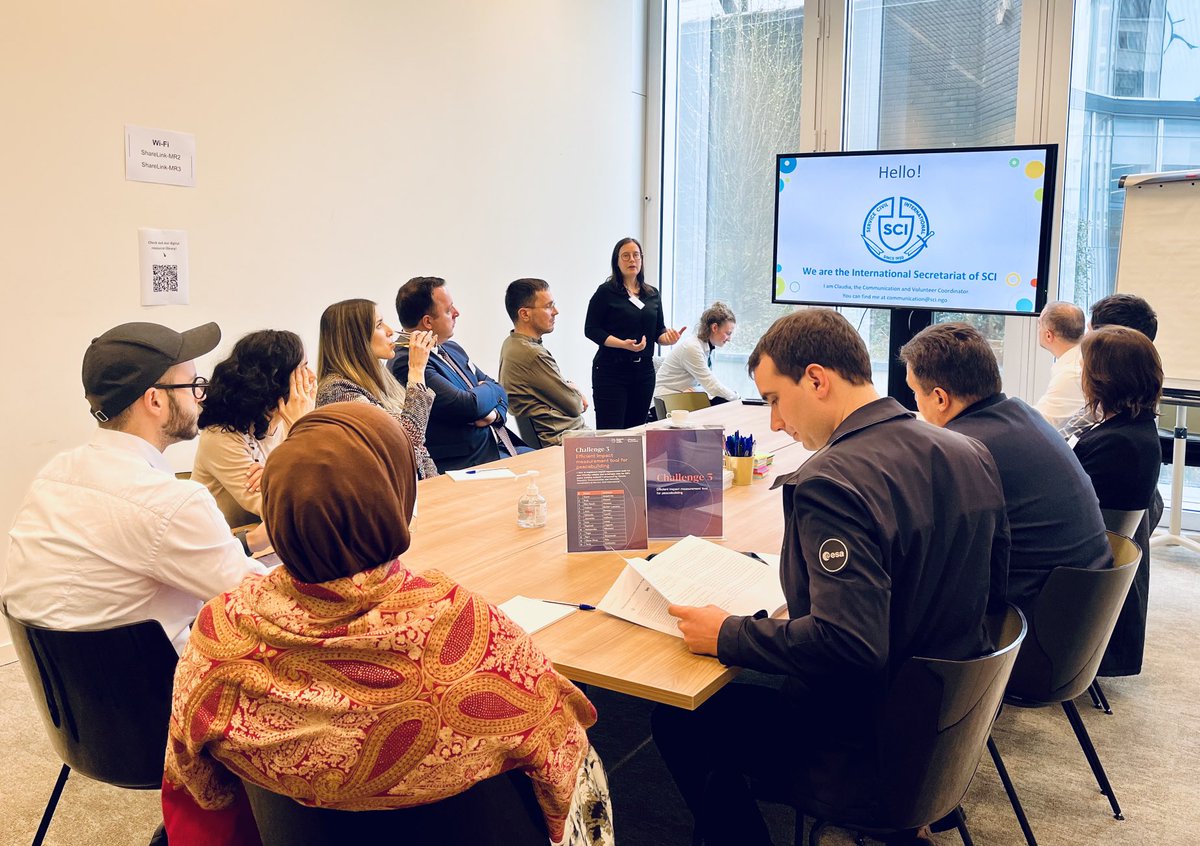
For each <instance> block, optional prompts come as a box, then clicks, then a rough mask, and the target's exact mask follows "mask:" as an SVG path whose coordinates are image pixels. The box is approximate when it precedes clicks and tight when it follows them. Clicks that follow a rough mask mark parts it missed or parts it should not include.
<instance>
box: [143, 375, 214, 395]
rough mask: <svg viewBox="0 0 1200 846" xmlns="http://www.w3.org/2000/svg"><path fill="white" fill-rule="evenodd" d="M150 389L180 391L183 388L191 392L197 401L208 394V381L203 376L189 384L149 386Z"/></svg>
mask: <svg viewBox="0 0 1200 846" xmlns="http://www.w3.org/2000/svg"><path fill="white" fill-rule="evenodd" d="M150 387H152V388H161V389H162V390H164V391H182V390H183V389H184V388H188V389H190V390H191V392H192V396H194V397H195V398H196V399H198V400H202V399H204V395H205V394H206V393H207V392H208V380H207V379H205V378H204V377H203V376H197V377H196V378H195V379H193V380H192V381H190V382H180V383H178V384H174V385H162V384H159V385H151V386H150Z"/></svg>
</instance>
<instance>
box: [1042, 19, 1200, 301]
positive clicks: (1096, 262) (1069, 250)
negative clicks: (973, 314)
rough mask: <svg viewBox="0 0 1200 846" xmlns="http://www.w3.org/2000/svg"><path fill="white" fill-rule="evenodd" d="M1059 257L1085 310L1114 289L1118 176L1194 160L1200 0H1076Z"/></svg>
mask: <svg viewBox="0 0 1200 846" xmlns="http://www.w3.org/2000/svg"><path fill="white" fill-rule="evenodd" d="M1074 45H1075V46H1074V55H1073V57H1072V68H1073V73H1072V79H1071V96H1070V102H1071V109H1070V114H1069V116H1068V124H1067V143H1066V147H1065V159H1066V168H1065V171H1064V173H1065V184H1064V195H1063V196H1064V202H1063V220H1062V236H1061V237H1062V240H1061V247H1060V256H1061V258H1060V262H1059V285H1060V289H1059V290H1060V297H1061V298H1062V299H1070V300H1074V301H1075V302H1077V303H1079V304H1080V305H1081V306H1083V307H1084V308H1085V309H1086V308H1088V307H1090V306H1091V304H1092V303H1093V302H1095V301H1096V300H1098V299H1100V298H1101V297H1105V296H1107V295H1108V294H1111V293H1112V292H1113V291H1114V290H1115V289H1116V273H1117V251H1118V249H1119V247H1120V242H1121V224H1122V222H1123V219H1124V211H1125V192H1124V190H1122V189H1121V188H1120V179H1121V177H1122V176H1125V175H1127V174H1131V173H1144V172H1147V171H1164V170H1186V169H1189V168H1193V167H1196V166H1197V165H1200V0H1157V2H1151V1H1150V0H1137V2H1133V0H1120V2H1117V3H1115V4H1114V2H1113V0H1092V2H1083V0H1080V2H1078V3H1077V4H1076V9H1075V38H1074Z"/></svg>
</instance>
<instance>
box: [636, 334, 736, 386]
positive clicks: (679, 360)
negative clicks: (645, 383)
mask: <svg viewBox="0 0 1200 846" xmlns="http://www.w3.org/2000/svg"><path fill="white" fill-rule="evenodd" d="M712 351H713V347H712V346H711V345H710V344H709V343H708V341H702V340H700V338H699V337H697V336H696V335H688V336H687V337H686V338H680V339H679V342H678V343H676V344H675V346H674V347H672V349H671V352H669V353H668V354H667V357H666V358H664V359H663V363H662V364H661V365H659V368H658V373H656V374H655V376H654V396H656V397H661V396H665V395H666V394H679V393H683V392H684V391H691V390H695V389H696V387H697V386H699V387H700V388H702V389H703V390H704V391H705V392H706V393H707V394H708V395H709V396H710V397H724V398H725V399H727V400H735V399H738V394H737V391H735V390H733V389H731V388H727V387H725V386H724V385H722V384H721V382H720V380H718V379H717V377H716V376H714V375H713V372H712V366H711V364H710V359H709V356H711V355H712Z"/></svg>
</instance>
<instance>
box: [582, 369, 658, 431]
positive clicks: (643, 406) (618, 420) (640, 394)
mask: <svg viewBox="0 0 1200 846" xmlns="http://www.w3.org/2000/svg"><path fill="white" fill-rule="evenodd" d="M653 397H654V365H653V364H652V363H651V361H650V356H649V355H646V356H645V357H644V358H643V360H642V361H640V362H638V363H636V364H629V365H611V364H598V363H596V362H593V363H592V401H593V403H594V404H595V406H596V428H597V429H629V428H631V427H633V426H641V425H642V424H644V423H645V422H646V413H647V412H648V411H649V410H650V401H651V399H653Z"/></svg>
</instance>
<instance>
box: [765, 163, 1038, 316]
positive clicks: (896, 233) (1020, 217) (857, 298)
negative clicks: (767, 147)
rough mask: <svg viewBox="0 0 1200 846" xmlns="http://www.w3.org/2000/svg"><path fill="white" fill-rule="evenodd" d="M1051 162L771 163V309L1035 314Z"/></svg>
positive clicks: (1036, 310)
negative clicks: (774, 174)
mask: <svg viewBox="0 0 1200 846" xmlns="http://www.w3.org/2000/svg"><path fill="white" fill-rule="evenodd" d="M1057 152H1058V148H1057V145H1054V144H1040V145H1033V146H1015V147H976V148H964V149H951V150H896V151H883V152H880V151H872V152H853V153H802V154H795V155H780V156H778V157H777V161H776V166H777V176H778V190H777V192H776V195H775V267H774V271H775V272H774V274H773V280H774V282H773V285H772V289H771V292H772V293H771V300H772V302H776V303H797V304H807V305H825V306H851V307H870V308H913V309H930V310H936V311H970V312H986V313H992V314H1033V313H1036V312H1039V311H1041V309H1042V306H1044V305H1045V304H1046V289H1047V279H1046V276H1047V273H1048V270H1049V265H1050V230H1051V212H1052V210H1053V207H1054V184H1055V182H1054V178H1055V166H1056V161H1057Z"/></svg>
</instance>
